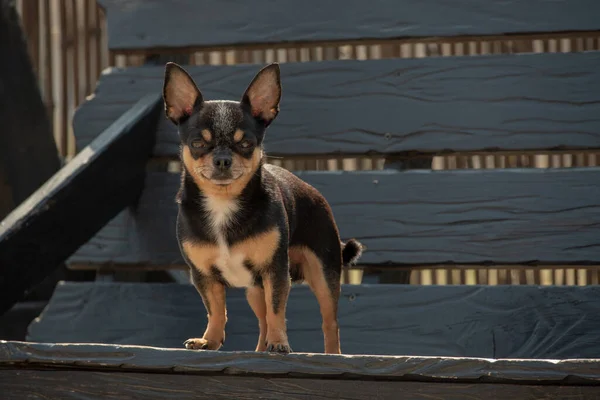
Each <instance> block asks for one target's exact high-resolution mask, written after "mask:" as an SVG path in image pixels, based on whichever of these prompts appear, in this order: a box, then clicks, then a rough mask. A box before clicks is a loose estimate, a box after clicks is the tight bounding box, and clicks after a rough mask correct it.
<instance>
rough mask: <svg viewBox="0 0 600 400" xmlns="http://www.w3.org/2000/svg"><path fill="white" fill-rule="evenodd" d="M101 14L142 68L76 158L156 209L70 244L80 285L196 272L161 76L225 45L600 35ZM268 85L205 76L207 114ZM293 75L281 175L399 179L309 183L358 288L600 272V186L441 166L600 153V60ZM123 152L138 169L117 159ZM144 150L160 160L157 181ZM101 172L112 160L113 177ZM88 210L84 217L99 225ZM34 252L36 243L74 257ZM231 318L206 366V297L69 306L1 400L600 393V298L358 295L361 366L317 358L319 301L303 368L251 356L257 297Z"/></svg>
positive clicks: (249, 72)
mask: <svg viewBox="0 0 600 400" xmlns="http://www.w3.org/2000/svg"><path fill="white" fill-rule="evenodd" d="M101 3H102V4H103V5H104V7H105V8H106V11H107V20H108V29H109V46H110V48H111V50H113V51H121V52H131V53H138V54H144V55H146V60H147V63H146V65H144V66H140V67H128V68H122V69H112V70H110V71H107V72H106V73H105V74H104V75H103V76H102V78H101V80H100V83H99V85H98V88H97V90H96V92H95V94H94V96H93V98H91V99H90V100H89V101H87V102H86V103H85V104H84V105H83V106H82V107H81V108H80V109H79V110H78V112H77V114H76V116H75V119H74V131H75V135H76V139H77V145H78V148H79V149H80V150H81V151H82V152H86V151H87V152H88V153H89V152H91V153H90V154H91V155H89V157H90V159H91V160H92V164H93V166H94V168H102V169H103V171H104V173H105V174H109V175H110V176H114V177H115V179H118V180H119V185H118V186H115V185H112V186H111V182H110V180H109V179H106V180H103V181H102V182H103V184H106V185H108V187H109V188H110V190H111V193H112V194H111V196H114V198H115V199H117V198H119V199H122V197H120V194H119V190H123V191H125V189H127V193H131V196H133V194H135V193H140V192H136V188H143V189H142V190H141V193H140V196H139V198H136V200H135V201H130V203H129V204H130V205H129V207H128V208H127V209H124V210H122V211H121V212H120V213H119V214H118V215H115V214H116V211H114V210H117V209H118V204H117V201H116V200H115V201H114V202H112V201H111V202H110V205H111V207H110V210H108V209H109V208H108V207H107V208H106V209H104V208H103V209H102V210H103V211H102V212H103V213H104V214H103V216H102V218H105V219H106V220H107V221H108V219H109V218H111V217H113V216H114V218H112V220H110V222H109V223H108V224H106V226H104V227H103V228H102V229H100V230H99V231H98V232H97V234H95V236H94V237H93V238H91V239H90V240H89V241H88V238H89V237H90V236H91V235H92V234H93V232H89V229H87V230H86V229H83V228H81V230H80V231H77V232H80V233H81V235H82V236H81V237H75V238H72V239H69V244H70V245H71V246H72V247H74V248H76V247H79V248H78V250H77V251H76V252H75V253H74V254H73V255H72V256H71V257H70V259H69V264H70V266H71V268H92V269H96V270H98V271H99V273H100V275H101V276H107V273H110V272H114V271H142V270H162V271H165V270H177V269H182V268H185V267H184V263H183V260H182V258H181V255H180V253H179V250H178V248H177V244H176V240H175V235H174V223H175V217H176V204H175V202H174V196H175V193H176V190H177V186H178V183H179V167H178V165H177V162H176V160H177V153H178V139H177V135H176V132H175V129H174V128H173V127H172V126H171V125H170V123H169V122H168V121H167V120H166V118H165V117H164V116H163V113H162V110H161V99H160V89H161V85H162V77H163V71H164V65H163V61H164V60H168V59H170V58H171V57H179V58H184V59H185V57H187V56H186V54H187V55H188V56H189V54H191V53H192V52H193V51H194V50H197V49H203V50H206V49H215V48H216V49H218V48H227V47H229V46H237V47H239V46H244V47H247V48H249V49H250V50H249V51H252V49H256V48H259V47H257V46H261V45H270V46H274V44H275V43H279V45H280V46H281V47H282V48H286V47H288V46H292V45H293V46H295V47H302V46H303V45H306V46H309V45H313V44H314V43H319V42H321V43H327V44H331V43H333V44H336V43H337V44H340V43H350V42H358V41H360V40H367V41H368V40H371V41H375V40H386V39H396V38H420V39H422V40H423V41H426V40H427V38H429V37H448V38H452V37H456V36H466V37H468V36H474V35H516V34H526V33H549V32H572V31H594V30H600V20H598V18H597V15H598V13H600V3H598V2H596V1H594V0H588V1H580V2H577V3H572V2H566V1H545V0H527V1H523V2H519V3H515V2H485V4H483V3H481V2H474V1H467V0H464V1H458V2H452V4H449V3H446V2H442V1H437V0H436V1H434V0H428V1H421V2H419V3H418V4H417V3H414V2H408V1H392V0H389V1H380V2H378V3H377V6H374V4H373V3H368V2H355V1H352V2H347V1H346V2H341V1H331V2H322V1H321V2H316V1H309V2H294V1H291V0H290V1H280V2H278V3H277V5H276V6H272V5H270V4H266V3H264V4H259V3H252V4H250V3H242V2H238V1H235V2H206V1H182V2H179V3H178V5H177V7H174V6H173V5H171V4H168V3H167V2H160V1H147V2H143V3H142V2H134V1H122V0H103V1H101ZM426 10H427V11H426ZM334 21H335V22H334ZM449 40H450V39H449ZM365 43H368V42H365ZM253 46H254V47H253ZM182 55H183V56H182ZM157 60H159V63H158V64H157ZM260 66H261V65H256V64H242V65H227V66H224V65H222V66H209V65H203V66H192V67H189V68H187V69H188V70H189V71H190V73H191V75H192V76H193V77H194V79H195V80H196V81H197V83H198V85H199V87H200V88H201V90H202V91H203V93H204V95H205V97H206V98H209V99H221V98H227V99H238V98H239V96H240V95H241V93H242V92H243V90H244V89H245V87H246V85H247V83H248V82H249V81H250V79H251V78H252V76H253V75H254V74H255V73H256V71H257V70H258V68H259V67H260ZM281 74H282V83H283V100H282V104H281V113H280V115H279V117H278V119H277V121H276V122H275V123H274V124H273V126H272V127H270V128H269V130H268V132H267V139H266V150H267V154H268V155H269V156H272V157H283V159H284V160H285V159H298V158H301V157H302V158H306V159H310V160H313V162H310V163H307V164H306V165H308V166H309V167H310V166H312V167H313V169H315V168H314V167H315V166H316V165H320V164H319V163H317V162H314V160H317V159H318V160H324V159H327V158H328V157H340V156H347V157H378V158H379V159H383V160H384V162H385V164H384V168H383V169H374V170H371V171H314V170H305V171H294V172H295V173H297V174H298V175H299V176H301V177H302V178H303V179H305V180H306V181H307V182H309V183H310V184H312V185H314V186H315V187H317V188H318V189H319V190H320V191H321V192H322V193H323V194H324V195H325V196H326V198H327V199H328V200H329V202H330V204H331V205H332V208H333V211H334V214H335V217H336V220H337V222H338V225H339V228H340V231H341V235H342V237H343V238H349V237H356V238H358V239H359V240H360V241H361V242H363V243H364V244H365V245H366V246H367V251H366V252H365V254H364V256H363V258H362V260H361V262H360V267H363V268H370V269H376V270H380V271H381V270H389V269H393V268H398V267H401V268H421V267H435V266H438V265H453V266H455V267H456V268H462V267H464V266H479V267H481V268H485V267H486V266H487V267H493V266H495V265H513V266H522V265H527V266H529V267H539V266H550V267H552V266H563V265H582V266H589V265H597V264H599V263H600V241H599V238H600V168H560V169H552V168H550V169H534V168H509V169H498V170H486V169H471V170H446V171H437V170H436V171H434V170H432V169H431V159H432V157H433V156H434V155H439V154H449V153H458V152H462V153H465V152H487V154H499V153H502V152H504V153H506V152H513V151H529V152H550V151H557V150H563V151H564V150H572V151H581V152H585V151H589V150H593V149H600V118H599V117H598V116H599V115H600V101H599V99H600V53H597V52H585V53H566V54H518V55H487V56H462V57H461V56H454V57H443V58H412V59H405V58H402V59H401V58H388V59H381V60H366V61H359V60H335V61H318V62H296V63H295V62H289V63H286V64H283V65H282V66H281ZM115 121H116V122H115ZM127 137H131V138H132V139H131V140H129V141H128V140H126V138H127ZM113 140H115V141H116V140H119V141H120V142H119V143H120V145H119V147H115V146H113V147H110V143H112V141H113ZM138 145H139V146H140V147H141V148H142V149H148V152H149V153H150V157H147V156H146V159H145V160H146V161H147V162H144V163H143V164H142V161H143V160H144V154H145V153H144V151H145V150H140V147H136V146H138ZM115 148H117V150H115ZM93 149H100V150H101V151H102V152H108V151H111V152H113V153H111V154H114V155H113V157H114V159H115V160H118V163H117V162H116V163H115V165H114V166H112V165H111V164H110V158H107V157H104V158H102V155H101V154H100V155H95V154H94V153H93ZM107 149H108V150H107ZM149 149H152V150H151V151H150V150H149ZM128 150H130V151H131V152H132V154H135V158H134V159H135V163H134V162H132V163H131V165H128V164H127V152H128ZM94 157H96V158H94ZM94 160H104V161H103V162H102V163H100V162H96V161H94ZM271 160H272V161H273V162H279V161H280V159H279V158H272V159H271ZM76 161H77V160H76ZM77 162H80V164H77V166H78V168H80V171H83V172H81V173H82V174H83V173H85V171H87V169H86V166H85V165H84V164H85V162H83V161H81V160H79V161H77ZM319 162H321V161H319ZM140 165H143V166H142V167H140ZM415 166H418V167H415ZM72 168H73V167H72ZM72 171H73V170H72ZM72 171H71V173H73V172H72ZM123 171H125V172H123ZM62 173H63V174H65V172H64V171H62ZM75 173H77V171H75ZM90 176H92V175H90ZM61 182H62V183H61V185H63V186H60V187H59V185H56V186H54V187H52V186H49V187H48V188H46V190H47V192H50V193H62V192H61V191H60V190H62V189H61V188H62V187H65V185H67V184H68V180H66V179H63V181H61ZM65 182H66V183H65ZM52 190H54V191H52ZM89 190H91V191H93V190H97V188H95V187H93V185H91V186H90V187H89ZM94 193H96V192H94ZM82 196H83V195H82ZM98 196H103V194H102V193H101V191H100V190H98ZM123 198H124V197H123ZM128 198H129V197H128ZM59 200H60V197H59ZM34 201H35V199H34V200H32V202H34ZM119 201H121V200H119ZM36 204H37V203H36ZM36 204H33V203H32V205H31V206H30V207H31V209H32V210H33V209H39V208H40V206H39V205H36ZM119 204H120V203H119ZM71 206H72V207H73V210H74V212H78V213H80V214H77V215H78V216H79V217H78V218H80V219H81V218H85V215H86V214H85V210H86V209H85V208H84V206H83V205H78V204H76V203H72V205H71ZM36 207H37V208H36ZM121 209H122V208H121ZM25 211H26V210H25ZM25 211H22V212H23V213H25ZM88 212H89V210H88ZM111 212H112V214H111ZM30 214H31V213H30ZM30 214H24V215H26V216H27V218H34V217H29V215H30ZM60 215H63V216H67V215H68V208H67V207H65V208H64V213H63V214H60ZM57 221H58V218H57ZM94 221H95V222H94V223H96V224H98V223H99V222H100V221H102V219H101V216H98V215H95V216H94ZM8 222H9V223H11V221H10V220H9V221H8ZM56 223H57V224H59V222H56ZM78 223H79V224H82V225H83V224H85V219H83V220H80V221H79V222H78ZM34 225H35V224H34ZM57 226H60V225H57ZM35 233H36V235H38V236H36V237H37V238H39V240H42V239H44V238H45V236H44V235H47V236H52V238H54V237H60V234H61V233H60V229H59V228H55V229H54V230H52V231H50V234H48V233H47V232H42V233H39V232H38V231H35ZM86 235H87V236H86ZM47 240H50V239H47ZM53 240H54V239H53ZM56 240H58V239H56ZM78 240H79V241H78ZM85 241H87V243H85V244H84V245H82V246H79V243H80V242H81V243H83V242H85ZM1 250H2V248H1V244H0V255H1ZM36 254H37V253H36ZM40 257H41V256H40ZM56 257H58V256H56ZM0 260H1V257H0ZM227 301H228V315H229V322H228V326H227V341H226V343H225V346H224V347H223V349H222V351H220V352H193V351H187V350H183V349H181V347H182V342H183V341H184V340H185V339H187V338H188V337H189V336H190V335H194V334H197V333H198V332H201V331H202V330H203V329H204V325H205V322H206V320H205V315H204V314H205V311H204V308H203V305H202V302H201V299H200V297H199V296H198V295H197V293H196V292H195V290H194V288H193V287H192V286H191V285H190V284H188V283H148V282H144V283H142V282H135V283H131V282H119V281H110V280H109V281H106V282H100V281H96V282H85V283H81V282H77V283H76V282H64V283H61V284H59V285H58V286H57V287H56V290H55V292H54V296H53V297H52V299H51V301H50V303H49V304H48V306H47V307H46V309H45V311H44V312H43V313H42V315H41V316H40V317H39V318H38V319H37V320H36V321H34V322H33V323H32V324H31V326H30V328H29V334H28V338H27V339H28V341H29V342H38V343H29V342H28V343H25V342H4V343H1V344H0V368H2V369H0V387H2V388H7V390H8V391H9V393H15V394H16V395H15V398H20V397H18V395H19V394H24V393H26V392H27V390H30V389H26V388H27V387H29V385H35V386H36V387H37V389H35V390H36V391H37V392H39V393H40V394H50V395H60V396H67V395H68V394H71V393H69V392H70V391H74V393H76V394H77V395H78V396H83V397H85V396H88V397H93V396H94V394H101V393H104V394H105V393H106V391H105V385H107V384H117V385H118V386H117V387H115V388H114V389H113V390H114V392H113V393H117V392H118V393H120V394H121V395H123V396H126V395H132V396H133V395H137V396H144V397H145V398H162V397H165V396H177V398H192V397H193V396H199V397H201V398H203V397H206V398H231V397H232V396H233V397H235V396H236V395H241V394H244V395H245V396H250V395H252V394H254V395H257V396H258V395H260V396H262V397H264V398H281V396H292V398H313V396H316V395H319V396H322V397H325V398H349V397H350V396H352V398H367V397H373V396H375V397H377V398H392V397H395V396H396V395H397V393H398V392H399V391H404V392H405V393H406V394H407V395H406V397H407V398H432V397H433V398H444V399H450V398H460V399H463V398H471V397H473V398H479V397H482V396H484V395H488V394H489V393H490V392H491V391H497V392H498V393H501V395H500V396H499V398H519V399H526V398H531V399H534V398H540V397H544V398H563V397H567V396H570V398H577V399H583V398H594V397H593V396H597V393H598V390H599V388H598V387H597V386H600V341H599V340H598V337H599V335H600V316H599V313H598V307H599V306H600V287H598V286H586V287H575V286H564V287H557V286H551V287H542V286H531V285H522V286H425V285H397V284H389V285H388V284H361V285H344V286H343V289H342V297H341V300H340V311H339V313H340V326H341V328H340V329H341V342H342V352H343V353H344V354H345V355H344V356H325V355H306V354H302V353H314V352H316V353H320V352H322V351H323V344H322V337H321V331H320V324H321V323H320V315H319V311H318V306H317V302H316V300H315V299H314V297H313V295H312V294H311V293H310V291H309V290H308V288H307V287H306V286H304V285H299V286H295V287H294V288H293V289H292V294H291V296H290V302H289V306H288V312H287V313H288V329H289V336H290V343H291V345H292V348H294V350H295V351H296V352H297V353H300V354H292V355H289V356H281V355H270V354H258V353H253V352H248V351H249V350H252V349H253V347H254V345H255V342H256V337H257V335H258V326H257V323H256V321H255V317H254V315H253V314H252V312H251V310H250V308H249V306H248V305H247V304H246V301H245V298H244V295H243V292H242V291H240V290H229V292H228V300H227ZM140 346H142V347H140ZM143 346H154V347H143ZM125 372H127V373H125ZM197 375H207V376H210V379H202V378H200V377H198V376H197ZM322 378H327V379H325V380H323V379H322ZM65 379H68V381H64V382H65V383H61V384H56V383H55V382H56V381H60V382H63V380H65ZM359 382H360V384H361V385H362V386H361V385H358V383H359ZM474 383H481V384H479V385H474ZM483 383H485V384H483ZM172 390H177V393H176V394H174V392H169V391H172ZM294 396H295V397H294Z"/></svg>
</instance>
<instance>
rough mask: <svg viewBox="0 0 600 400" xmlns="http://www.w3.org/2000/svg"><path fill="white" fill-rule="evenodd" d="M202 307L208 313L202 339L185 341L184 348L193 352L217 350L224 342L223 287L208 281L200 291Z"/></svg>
mask: <svg viewBox="0 0 600 400" xmlns="http://www.w3.org/2000/svg"><path fill="white" fill-rule="evenodd" d="M198 292H199V293H200V295H201V297H202V302H203V303H204V307H205V308H206V310H207V311H208V324H207V325H206V330H205V331H204V335H203V336H202V338H191V339H188V340H186V341H185V347H186V348H187V349H193V350H219V349H220V348H221V346H222V344H223V342H224V341H225V324H226V323H227V307H226V302H225V286H223V285H222V284H221V283H219V282H216V281H209V283H207V286H206V287H205V288H204V289H203V290H200V289H198Z"/></svg>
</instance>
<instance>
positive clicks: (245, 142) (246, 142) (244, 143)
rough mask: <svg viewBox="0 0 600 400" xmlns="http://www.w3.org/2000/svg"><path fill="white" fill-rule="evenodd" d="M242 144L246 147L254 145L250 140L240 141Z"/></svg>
mask: <svg viewBox="0 0 600 400" xmlns="http://www.w3.org/2000/svg"><path fill="white" fill-rule="evenodd" d="M240 146H241V147H242V148H244V149H247V148H249V147H250V146H252V143H250V141H249V140H244V141H243V142H241V143H240Z"/></svg>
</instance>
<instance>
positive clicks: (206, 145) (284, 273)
mask: <svg viewBox="0 0 600 400" xmlns="http://www.w3.org/2000/svg"><path fill="white" fill-rule="evenodd" d="M279 80H280V78H279V67H278V65H277V64H271V65H269V66H267V67H265V68H264V69H263V70H261V71H260V72H259V74H257V76H256V77H255V78H254V80H253V81H252V83H251V84H250V86H249V87H248V89H247V90H246V92H245V93H244V95H243V96H242V100H241V102H233V101H210V102H207V101H204V100H203V98H202V95H201V93H200V91H199V90H198V89H197V88H196V87H195V84H194V83H193V81H192V79H191V77H189V75H187V73H186V72H185V71H184V70H183V69H182V68H181V67H179V66H177V65H175V64H173V63H169V64H168V65H167V69H166V73H165V87H164V97H165V110H166V114H167V116H168V117H169V118H170V119H171V120H172V121H173V122H174V123H175V124H177V125H178V131H179V135H180V139H181V149H182V153H181V154H182V155H181V158H182V161H183V163H182V164H183V168H182V179H181V187H180V190H179V193H178V195H177V202H178V203H179V214H178V219H177V229H176V230H177V238H178V241H179V243H180V247H181V250H182V253H183V256H184V258H185V260H186V262H187V263H188V265H189V266H190V268H191V270H192V273H191V277H192V281H193V282H194V284H195V285H196V287H197V289H198V291H199V293H200V294H201V295H202V296H203V298H204V297H205V292H206V287H207V285H210V284H222V285H224V286H230V284H231V282H228V281H227V279H226V278H225V277H224V274H223V273H222V271H223V268H224V267H223V266H220V267H217V266H216V265H210V266H208V268H207V269H202V268H201V266H200V265H194V263H193V262H192V261H191V260H190V257H188V256H187V255H186V253H185V249H184V246H183V244H184V243H193V244H196V245H199V246H216V247H218V246H221V247H219V248H232V247H233V246H235V245H236V244H238V243H242V242H244V241H245V240H248V239H250V238H254V237H257V236H258V235H260V234H263V233H266V232H270V231H272V230H274V229H276V230H277V231H278V232H279V241H278V242H277V245H276V248H275V249H274V251H273V256H272V258H271V259H270V261H269V262H268V265H263V266H257V265H254V264H253V263H252V262H251V260H249V259H245V260H244V261H243V266H244V268H246V269H247V270H249V271H250V272H251V273H252V275H253V279H252V282H251V283H250V285H258V286H260V287H264V281H265V279H268V280H269V282H270V284H271V285H272V298H271V299H266V301H267V304H270V305H271V307H272V309H273V313H274V314H278V313H281V312H282V311H284V310H285V307H284V306H285V302H286V301H287V293H288V292H289V285H290V280H292V281H301V280H303V279H304V278H307V277H306V276H305V274H306V271H308V269H303V267H302V263H301V262H300V263H290V252H291V251H294V252H296V253H297V254H300V253H301V252H302V251H305V250H306V251H309V252H312V254H314V255H315V256H316V258H317V259H318V260H319V261H320V263H321V265H322V271H318V272H319V273H322V276H323V277H324V279H325V282H326V283H327V288H328V289H329V292H330V293H329V295H328V296H330V298H331V299H332V301H333V302H334V305H333V306H332V307H333V309H334V310H337V301H338V298H339V288H340V286H339V284H340V275H341V268H342V266H343V265H349V264H352V263H355V262H356V261H357V259H358V258H359V257H360V255H361V252H362V249H363V248H362V245H361V244H360V243H359V242H358V241H356V240H354V239H351V240H349V241H348V242H347V243H345V244H344V243H342V242H341V240H340V237H339V233H338V229H337V226H336V224H335V221H334V218H333V214H332V212H331V208H330V207H329V205H328V203H327V201H326V200H325V198H324V197H323V196H322V195H321V194H320V193H319V192H318V191H317V190H316V189H315V188H313V187H312V186H310V185H308V184H307V183H305V182H304V181H302V180H301V179H300V178H298V177H297V176H295V175H294V174H292V173H290V172H289V171H287V170H285V169H283V168H280V167H277V166H274V165H269V164H265V163H264V161H263V159H264V157H263V147H262V146H263V140H264V137H265V130H266V128H267V126H269V125H270V124H271V122H272V121H273V120H274V119H275V117H276V116H277V114H278V113H279V101H280V98H281V84H280V81H279ZM198 99H200V100H198ZM222 154H225V155H226V157H230V158H231V160H233V161H232V163H233V164H234V166H235V163H236V161H235V160H236V157H238V158H237V160H238V161H237V162H238V164H239V165H242V164H243V165H246V166H247V165H250V164H244V163H251V162H254V164H252V165H253V167H252V168H254V169H253V170H250V171H246V173H248V176H247V177H244V175H242V178H239V179H238V181H243V182H244V184H243V185H242V186H240V187H237V186H236V185H238V184H237V182H238V181H236V180H233V182H231V183H226V184H223V185H221V184H220V182H221V180H220V179H222V176H225V175H222V174H220V173H215V172H214V171H213V172H205V170H209V169H210V168H209V167H210V165H209V167H207V166H206V165H208V164H210V163H208V162H205V161H204V160H207V159H208V158H210V157H212V158H216V157H217V155H219V157H220V156H221V155H222ZM232 168H233V167H232ZM227 176H232V175H231V174H230V175H227ZM244 179H245V181H244ZM230 181H231V179H229V180H227V182H230ZM236 187H237V189H235V188H236ZM228 188H232V189H230V190H231V192H228V190H229V189H228ZM211 199H217V200H215V201H216V202H217V203H218V202H222V203H218V204H224V205H223V206H222V207H223V208H226V207H231V208H232V209H233V211H231V213H230V214H229V215H227V218H225V217H223V218H224V221H225V222H223V223H222V224H221V225H218V226H216V225H215V221H216V220H217V219H216V217H215V216H216V215H217V213H218V212H219V211H218V210H217V209H216V208H211V206H210V204H212V203H211V202H210V201H212V200H211ZM209 200H210V201H209ZM219 207H221V206H219ZM223 215H225V214H223ZM223 242H224V243H223ZM301 259H302V258H301ZM303 260H305V259H303ZM305 261H306V260H305ZM220 268H221V269H220ZM314 279H317V278H313V282H314ZM205 305H206V307H207V308H208V312H209V315H210V314H211V310H210V307H211V305H210V302H207V301H205ZM336 318H337V317H336ZM335 323H336V324H337V320H336V322H335ZM207 331H208V330H207ZM267 339H268V337H267ZM282 346H283V347H282ZM271 347H274V348H275V347H277V348H280V349H281V348H285V345H277V346H271ZM288 347H289V346H288ZM290 350H291V349H290Z"/></svg>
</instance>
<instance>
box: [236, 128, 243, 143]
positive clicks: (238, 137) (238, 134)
mask: <svg viewBox="0 0 600 400" xmlns="http://www.w3.org/2000/svg"><path fill="white" fill-rule="evenodd" d="M243 138H244V131H243V130H241V129H237V130H236V131H235V133H234V134H233V141H234V142H236V143H237V142H241V141H242V139H243Z"/></svg>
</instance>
